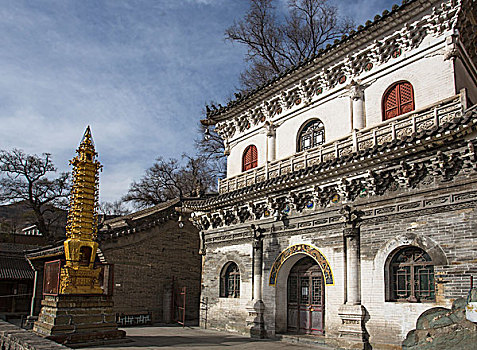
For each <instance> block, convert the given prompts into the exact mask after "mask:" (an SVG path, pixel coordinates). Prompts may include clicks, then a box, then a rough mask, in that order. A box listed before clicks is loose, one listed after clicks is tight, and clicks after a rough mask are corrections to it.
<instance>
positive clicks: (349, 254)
mask: <svg viewBox="0 0 477 350" xmlns="http://www.w3.org/2000/svg"><path fill="white" fill-rule="evenodd" d="M343 236H344V239H345V247H346V304H347V305H359V304H360V303H361V291H360V277H361V276H360V271H359V270H360V269H359V227H357V228H348V227H347V228H345V229H344V231H343Z"/></svg>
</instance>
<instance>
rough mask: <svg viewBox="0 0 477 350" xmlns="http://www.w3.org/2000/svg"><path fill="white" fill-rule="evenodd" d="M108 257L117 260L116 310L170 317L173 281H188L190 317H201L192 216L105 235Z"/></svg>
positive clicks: (192, 319) (196, 240) (196, 239)
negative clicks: (180, 223) (181, 221)
mask: <svg viewBox="0 0 477 350" xmlns="http://www.w3.org/2000/svg"><path fill="white" fill-rule="evenodd" d="M100 248H101V250H102V252H103V254H104V256H105V258H106V261H107V262H108V263H112V264H114V284H115V286H114V296H113V299H114V310H115V311H116V312H118V313H129V314H134V313H138V312H152V314H153V319H154V321H156V322H169V321H170V311H169V307H170V304H171V284H172V279H173V278H174V285H175V287H176V288H179V287H183V286H185V287H186V288H187V292H186V319H187V320H188V322H189V324H195V323H197V322H198V319H199V297H200V274H201V257H200V255H199V253H198V251H199V234H198V231H197V229H196V228H195V227H193V226H192V225H191V224H190V223H189V222H185V226H184V227H183V228H182V229H179V227H178V224H177V221H176V220H169V221H167V222H165V223H164V224H162V225H158V226H153V227H151V228H149V229H147V230H144V231H140V232H135V233H133V234H130V235H127V236H123V237H119V238H117V239H115V240H112V239H109V240H107V241H103V242H102V243H101V246H100Z"/></svg>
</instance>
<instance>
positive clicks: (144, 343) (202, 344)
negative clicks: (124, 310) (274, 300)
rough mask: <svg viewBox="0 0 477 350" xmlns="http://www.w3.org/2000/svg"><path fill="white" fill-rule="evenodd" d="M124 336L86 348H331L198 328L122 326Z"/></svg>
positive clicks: (108, 349) (261, 349)
mask: <svg viewBox="0 0 477 350" xmlns="http://www.w3.org/2000/svg"><path fill="white" fill-rule="evenodd" d="M123 330H125V331H126V333H127V337H128V338H129V339H130V340H132V341H131V342H128V343H122V344H110V345H101V346H95V347H89V348H88V349H103V350H110V349H118V350H133V349H141V350H145V349H148V350H149V349H151V350H152V349H169V348H170V349H188V350H191V349H201V350H204V349H206V348H214V349H231V350H232V349H260V350H268V349H270V350H271V349H297V350H298V349H303V348H310V349H323V350H325V349H326V350H331V348H330V347H327V346H326V347H325V346H323V347H317V346H313V347H310V345H308V344H300V345H294V344H290V343H288V342H285V341H278V340H270V339H266V340H253V339H250V338H247V337H244V336H240V335H237V334H233V333H227V332H218V331H214V330H209V329H201V328H198V327H185V328H182V327H175V326H149V327H131V328H124V329H123Z"/></svg>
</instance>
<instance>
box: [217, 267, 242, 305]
mask: <svg viewBox="0 0 477 350" xmlns="http://www.w3.org/2000/svg"><path fill="white" fill-rule="evenodd" d="M240 279H241V278H240V269H239V267H238V265H237V264H236V263H235V262H233V261H229V262H228V263H227V264H225V265H224V267H223V268H222V271H221V273H220V288H219V289H220V290H219V297H221V298H240ZM231 282H232V289H230V283H231Z"/></svg>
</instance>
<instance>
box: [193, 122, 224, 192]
mask: <svg viewBox="0 0 477 350" xmlns="http://www.w3.org/2000/svg"><path fill="white" fill-rule="evenodd" d="M199 135H200V136H199V139H197V140H196V142H195V143H196V147H197V153H198V154H200V158H202V159H203V161H205V162H207V167H208V169H209V171H210V174H211V176H212V177H213V178H214V180H215V182H216V180H217V179H218V178H223V177H225V173H226V157H225V154H224V152H225V147H224V141H223V140H222V138H221V137H220V136H219V135H218V134H217V133H216V132H215V130H214V129H213V128H212V127H207V126H205V125H202V124H200V125H199Z"/></svg>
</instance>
